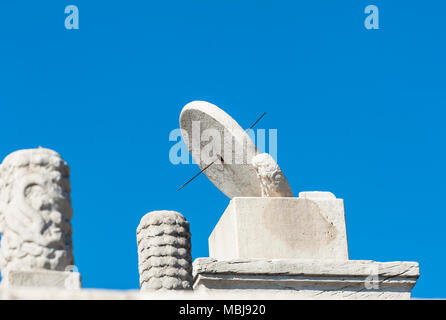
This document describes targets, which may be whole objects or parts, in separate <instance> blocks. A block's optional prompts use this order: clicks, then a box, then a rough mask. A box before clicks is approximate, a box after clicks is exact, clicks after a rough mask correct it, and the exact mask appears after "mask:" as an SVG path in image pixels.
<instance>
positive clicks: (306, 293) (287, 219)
mask: <svg viewBox="0 0 446 320" xmlns="http://www.w3.org/2000/svg"><path fill="white" fill-rule="evenodd" d="M209 256H210V258H199V259H197V260H195V262H194V265H193V275H194V289H195V290H197V291H205V292H209V293H216V292H218V293H222V292H239V293H242V294H244V295H253V294H255V295H258V296H262V297H263V298H264V299H275V298H278V299H409V298H410V294H411V290H412V288H413V286H414V285H415V283H416V281H417V278H418V276H419V267H418V263H416V262H374V261H362V260H361V261H355V260H349V257H348V246H347V234H346V227H345V213H344V202H343V200H342V199H337V198H336V197H335V196H334V195H333V194H332V193H330V192H301V193H299V198H292V197H277V198H274V197H271V198H267V197H265V198H260V197H246V198H244V197H240V198H237V197H236V198H233V199H232V200H231V202H230V203H229V206H228V207H227V209H226V211H225V212H224V213H223V215H222V217H221V218H220V220H219V221H218V223H217V225H216V226H215V228H214V230H213V232H212V234H211V236H210V237H209Z"/></svg>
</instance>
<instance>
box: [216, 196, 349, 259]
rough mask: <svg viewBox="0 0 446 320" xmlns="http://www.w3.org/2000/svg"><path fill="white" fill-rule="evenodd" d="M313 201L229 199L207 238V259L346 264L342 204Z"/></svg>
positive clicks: (333, 200)
mask: <svg viewBox="0 0 446 320" xmlns="http://www.w3.org/2000/svg"><path fill="white" fill-rule="evenodd" d="M316 195H317V197H316V198H315V199H313V198H312V197H311V194H310V193H307V194H305V196H306V198H285V197H284V198H251V197H246V198H234V199H232V200H231V202H230V203H229V206H228V207H227V209H226V211H225V212H224V214H223V215H222V217H221V218H220V220H219V221H218V223H217V225H216V226H215V228H214V230H213V232H212V234H211V236H210V237H209V256H210V257H212V258H217V259H238V258H246V259H249V258H266V259H337V260H347V259H348V247H347V234H346V229H345V214H344V203H343V200H342V199H336V198H335V197H334V195H332V194H330V195H331V196H329V197H325V198H321V197H320V195H319V194H316ZM325 195H326V196H327V195H328V194H325Z"/></svg>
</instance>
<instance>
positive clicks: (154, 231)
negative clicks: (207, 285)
mask: <svg viewBox="0 0 446 320" xmlns="http://www.w3.org/2000/svg"><path fill="white" fill-rule="evenodd" d="M136 233H137V243H138V261H139V280H140V286H141V290H143V291H145V290H158V289H171V290H185V289H191V288H192V265H191V263H192V257H191V243H190V232H189V223H188V222H187V221H186V219H185V218H184V217H183V215H182V214H180V213H178V212H175V211H153V212H150V213H148V214H146V215H145V216H144V217H143V218H142V219H141V222H140V224H139V226H138V229H137V231H136Z"/></svg>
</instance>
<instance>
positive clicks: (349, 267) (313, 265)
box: [193, 258, 419, 299]
mask: <svg viewBox="0 0 446 320" xmlns="http://www.w3.org/2000/svg"><path fill="white" fill-rule="evenodd" d="M193 276H194V290H196V291H197V292H203V291H204V292H208V293H210V294H212V293H216V294H224V293H225V292H231V293H233V294H240V295H247V296H249V295H255V296H256V297H258V298H260V297H261V298H262V299H410V295H411V290H412V288H413V286H414V285H415V283H416V281H417V278H418V277H419V267H418V263H417V262H399V261H398V262H374V261H366V260H346V261H335V260H332V261H330V260H300V259H275V260H270V259H232V260H217V259H212V258H198V259H196V260H195V261H194V264H193Z"/></svg>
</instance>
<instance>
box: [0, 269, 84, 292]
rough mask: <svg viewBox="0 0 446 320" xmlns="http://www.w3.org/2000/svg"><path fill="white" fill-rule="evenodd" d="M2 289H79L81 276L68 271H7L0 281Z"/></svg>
mask: <svg viewBox="0 0 446 320" xmlns="http://www.w3.org/2000/svg"><path fill="white" fill-rule="evenodd" d="M1 286H2V287H3V288H20V287H45V288H60V289H80V288H81V286H82V284H81V276H80V274H79V273H78V272H68V271H50V270H48V271H46V270H33V271H15V270H9V271H8V273H7V275H6V277H5V278H4V279H3V280H2V282H1Z"/></svg>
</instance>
